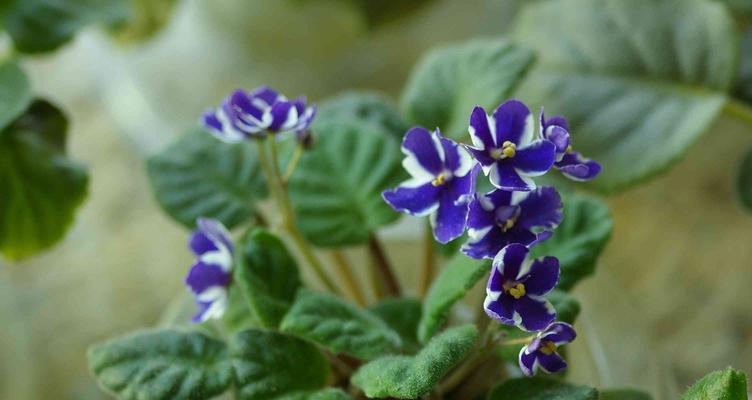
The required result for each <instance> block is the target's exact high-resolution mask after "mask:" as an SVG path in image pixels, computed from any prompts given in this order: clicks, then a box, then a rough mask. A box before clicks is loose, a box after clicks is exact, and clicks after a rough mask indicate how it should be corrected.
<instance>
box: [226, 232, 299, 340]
mask: <svg viewBox="0 0 752 400" xmlns="http://www.w3.org/2000/svg"><path fill="white" fill-rule="evenodd" d="M234 276H235V282H236V283H237V284H238V285H239V286H240V288H241V291H242V293H243V296H244V297H245V299H246V300H247V301H248V304H249V305H250V306H251V309H252V310H253V311H254V314H255V315H256V318H257V319H258V320H259V321H260V322H261V323H262V324H263V325H264V326H266V327H271V328H274V327H277V326H278V325H279V322H280V321H281V320H282V317H284V316H285V314H286V313H287V311H288V310H289V309H290V306H291V305H292V303H293V302H294V301H295V294H296V292H297V291H298V288H299V287H300V273H299V272H298V264H297V263H296V262H295V259H294V258H292V256H291V255H290V253H289V252H288V251H287V248H286V247H285V245H284V243H282V241H281V240H280V239H279V238H278V237H277V236H275V235H274V234H272V233H270V232H269V231H267V230H264V229H255V230H253V231H252V232H250V233H249V234H247V235H246V237H245V238H243V240H242V241H241V242H240V243H238V245H237V250H236V252H235V272H234Z"/></svg>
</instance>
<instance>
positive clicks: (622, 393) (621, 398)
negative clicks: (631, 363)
mask: <svg viewBox="0 0 752 400" xmlns="http://www.w3.org/2000/svg"><path fill="white" fill-rule="evenodd" d="M598 400H653V397H651V396H650V395H649V394H647V393H645V392H641V391H639V390H633V389H608V390H601V392H600V397H598Z"/></svg>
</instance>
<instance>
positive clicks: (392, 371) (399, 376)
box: [351, 325, 478, 399]
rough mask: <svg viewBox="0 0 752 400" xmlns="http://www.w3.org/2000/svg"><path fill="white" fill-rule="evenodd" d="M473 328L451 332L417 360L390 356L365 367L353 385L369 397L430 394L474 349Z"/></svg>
mask: <svg viewBox="0 0 752 400" xmlns="http://www.w3.org/2000/svg"><path fill="white" fill-rule="evenodd" d="M477 337H478V329H477V328H475V326H473V325H464V326H458V327H454V328H449V329H447V330H446V331H444V332H443V333H442V334H440V335H438V336H436V337H435V338H433V339H431V341H430V342H428V344H427V345H426V347H424V348H423V350H421V351H420V352H419V353H418V354H417V355H415V356H412V357H410V356H387V357H383V358H380V359H378V360H375V361H371V362H370V363H368V364H366V365H364V366H362V367H361V368H360V369H359V370H358V372H356V373H355V375H353V377H352V379H351V382H352V384H354V385H355V386H357V387H359V388H360V389H362V390H363V392H365V394H366V396H368V397H378V398H380V397H396V398H398V399H414V398H417V397H420V396H422V395H424V394H426V393H428V392H429V391H431V389H432V388H433V387H434V386H435V385H436V384H437V383H438V382H439V381H440V380H441V378H442V377H443V376H444V375H446V373H447V372H449V370H450V369H451V368H452V367H453V366H455V365H456V364H457V363H458V362H459V361H461V360H462V359H463V358H464V357H465V355H466V354H467V352H468V351H469V350H470V349H471V348H472V347H473V343H474V342H475V340H476V338H477Z"/></svg>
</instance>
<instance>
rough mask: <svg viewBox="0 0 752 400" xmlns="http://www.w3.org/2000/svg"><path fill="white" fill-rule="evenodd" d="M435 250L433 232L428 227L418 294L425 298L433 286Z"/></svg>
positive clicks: (427, 226) (424, 241) (424, 240)
mask: <svg viewBox="0 0 752 400" xmlns="http://www.w3.org/2000/svg"><path fill="white" fill-rule="evenodd" d="M434 253H435V252H434V248H433V231H432V230H431V226H430V225H426V230H425V235H424V236H423V265H422V268H421V270H420V277H419V278H418V294H419V295H420V296H421V297H425V296H426V293H428V288H429V287H430V286H431V280H432V279H433V274H434V262H435V257H434Z"/></svg>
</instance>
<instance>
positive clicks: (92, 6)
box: [0, 0, 129, 53]
mask: <svg viewBox="0 0 752 400" xmlns="http://www.w3.org/2000/svg"><path fill="white" fill-rule="evenodd" d="M0 11H2V20H3V25H4V27H5V29H6V30H7V31H8V33H9V34H10V36H11V38H12V39H13V43H14V44H15V47H16V48H17V49H18V50H19V51H21V52H24V53H39V52H45V51H51V50H55V49H56V48H58V47H60V46H61V45H63V44H64V43H66V42H68V41H69V40H71V39H72V38H73V36H74V35H75V33H76V31H78V30H79V29H81V28H83V27H85V26H87V25H90V24H96V23H99V24H104V25H116V24H119V23H122V22H123V21H124V20H125V19H126V18H127V17H128V15H129V3H128V1H126V0H8V4H7V5H5V6H4V7H2V9H0Z"/></svg>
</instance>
